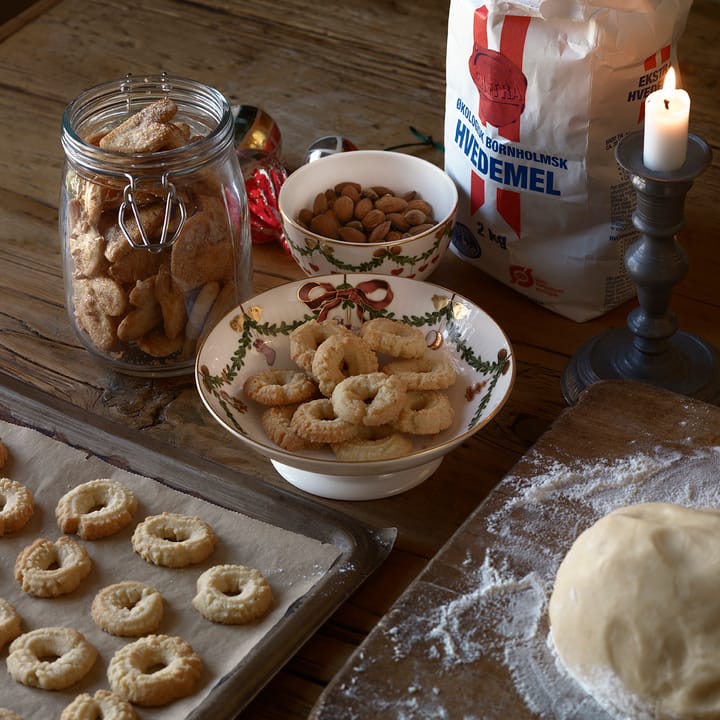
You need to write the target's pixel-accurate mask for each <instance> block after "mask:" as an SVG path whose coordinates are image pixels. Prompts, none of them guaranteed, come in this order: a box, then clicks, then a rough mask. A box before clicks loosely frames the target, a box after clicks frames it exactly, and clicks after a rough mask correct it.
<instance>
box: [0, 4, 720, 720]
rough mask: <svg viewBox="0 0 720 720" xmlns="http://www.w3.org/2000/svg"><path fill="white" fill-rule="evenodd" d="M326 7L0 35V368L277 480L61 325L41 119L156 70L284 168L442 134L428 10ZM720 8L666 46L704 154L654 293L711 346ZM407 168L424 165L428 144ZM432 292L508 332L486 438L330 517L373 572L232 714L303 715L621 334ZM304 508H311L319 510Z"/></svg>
mask: <svg viewBox="0 0 720 720" xmlns="http://www.w3.org/2000/svg"><path fill="white" fill-rule="evenodd" d="M341 5H342V6H344V7H342V6H340V5H337V4H336V5H334V6H332V9H328V6H327V5H326V4H322V3H318V4H307V3H301V2H299V1H296V0H288V2H284V3H282V8H280V7H279V5H278V3H276V2H270V0H258V1H257V2H254V3H252V4H249V3H247V4H246V3H234V2H230V1H229V0H202V1H201V2H193V3H185V2H172V1H171V0H157V2H152V3H150V2H147V3H133V4H131V5H128V4H126V3H114V2H110V3H108V2H104V1H103V2H100V1H99V0H87V1H85V0H83V1H82V2H81V1H80V0H62V1H60V2H53V1H49V0H41V1H40V2H37V3H35V5H34V6H33V8H31V10H29V11H27V12H26V13H25V14H24V15H21V16H20V17H18V18H16V19H14V20H12V21H10V22H9V23H7V24H6V25H4V26H2V27H0V38H2V45H0V68H1V69H2V77H3V82H2V87H0V117H1V118H2V119H1V120H0V123H1V132H0V138H1V139H0V147H1V148H2V153H0V170H1V172H0V178H1V179H0V217H1V218H2V221H1V224H0V239H1V242H0V258H1V259H2V262H1V263H0V299H1V300H2V319H1V320H0V371H3V372H6V373H8V374H10V375H12V376H13V377H15V378H17V379H19V380H20V381H22V382H25V383H27V384H29V385H31V386H33V387H35V388H38V389H40V390H43V391H45V392H47V393H50V394H51V395H52V396H55V397H57V398H60V399H64V400H66V401H68V402H70V403H72V404H73V405H76V406H79V407H82V408H84V409H88V410H91V411H92V412H94V413H97V414H98V415H100V416H103V417H104V418H106V419H109V420H111V421H114V422H117V423H120V424H122V425H124V426H127V427H130V428H134V429H137V430H138V431H139V432H140V433H142V434H143V435H144V436H146V437H149V438H153V439H155V440H157V442H158V443H159V444H160V446H162V444H166V445H167V447H168V448H171V447H173V446H184V447H185V448H189V449H191V450H192V451H193V452H197V454H198V455H203V456H206V457H209V458H210V459H212V460H216V461H218V462H220V463H223V464H225V465H227V466H229V467H235V468H238V469H242V470H244V471H247V472H251V473H252V474H254V475H256V476H258V477H261V478H263V479H265V480H266V481H267V482H269V483H273V484H277V485H285V483H284V482H283V481H282V480H281V479H280V478H279V476H278V475H277V474H276V473H275V471H274V470H273V468H272V466H271V465H270V464H269V463H268V462H267V461H265V460H264V459H262V458H260V457H257V456H255V455H250V454H240V453H238V450H237V445H236V444H235V442H234V441H233V439H232V438H231V437H230V436H229V435H228V434H227V433H226V432H225V431H223V430H221V429H220V428H218V427H217V426H216V425H215V424H214V423H213V422H212V421H211V419H210V417H209V416H208V414H207V413H206V412H205V411H204V409H203V408H202V406H201V403H200V401H199V399H198V397H197V394H196V392H195V388H194V385H193V382H192V379H191V378H190V377H183V378H175V379H162V380H146V379H138V378H131V377H125V376H120V375H117V374H114V373H113V372H111V371H109V370H108V369H107V368H106V367H104V366H103V365H101V364H98V363H96V362H95V361H94V360H93V359H92V358H91V357H90V356H89V355H88V353H87V351H86V350H84V349H83V348H82V347H81V346H80V344H79V342H78V341H77V340H76V338H75V336H74V335H73V332H72V330H71V327H70V325H69V322H68V319H67V316H66V310H65V303H64V291H63V282H62V266H61V252H60V242H59V239H58V233H57V200H58V192H59V182H60V172H61V166H62V162H63V156H62V150H61V148H60V144H59V130H60V117H61V114H62V111H63V109H64V107H65V105H66V104H67V102H68V101H69V100H71V99H72V98H73V97H75V96H76V95H77V94H78V93H79V92H80V91H81V90H83V89H84V88H86V87H88V86H91V85H94V84H96V83H98V82H101V81H104V80H108V79H113V78H117V77H121V76H122V75H123V74H125V73H127V72H132V73H140V74H143V73H147V72H157V71H160V70H167V71H169V72H172V73H175V74H180V75H186V76H189V77H194V78H196V79H199V80H202V81H204V82H206V83H208V84H210V85H213V86H215V87H217V88H218V89H220V90H222V91H223V92H224V93H225V94H226V96H227V97H228V98H229V99H230V101H231V103H245V104H250V105H257V106H261V107H263V108H265V109H266V110H267V111H268V112H269V113H270V114H271V115H272V116H273V117H274V118H275V119H276V121H277V122H278V124H279V125H280V128H281V130H282V133H283V141H284V144H283V147H284V151H283V156H284V160H285V162H286V164H287V165H288V167H290V168H294V167H296V166H297V165H298V164H300V163H301V162H302V158H303V155H304V152H305V149H306V147H307V146H308V145H309V144H310V143H311V142H312V141H313V140H315V139H316V138H318V137H320V136H322V135H325V134H330V133H333V134H334V133H341V134H343V135H345V136H347V137H349V138H350V139H352V140H353V141H354V142H355V143H356V144H357V145H358V146H359V147H387V146H390V145H397V144H400V143H405V142H412V140H413V139H414V137H413V136H412V134H411V133H410V131H409V126H411V125H412V126H414V127H416V128H417V129H418V130H419V131H420V132H422V133H424V134H427V135H432V136H433V137H434V138H436V139H441V138H442V134H443V130H442V128H443V108H444V88H445V77H444V56H445V39H446V24H447V2H445V3H437V2H432V1H430V0H427V1H426V2H424V3H414V2H409V1H406V0H402V1H401V2H397V3H391V4H387V3H384V2H376V1H374V0H373V1H371V2H367V3H353V4H350V3H343V4H341ZM719 35H720V5H718V4H717V3H716V2H714V1H713V0H696V2H695V5H694V7H693V9H692V12H691V15H690V19H689V23H688V28H687V31H686V34H685V36H684V38H683V40H682V42H681V45H680V61H681V69H682V71H683V79H684V85H685V87H686V88H687V89H688V91H689V92H690V95H691V97H692V100H693V110H692V116H691V129H692V130H693V131H694V132H696V133H697V134H699V135H701V136H702V137H704V138H705V139H706V140H707V141H708V142H709V143H710V145H711V146H713V147H714V149H715V160H714V163H713V165H712V167H711V168H710V169H709V170H708V171H707V172H706V173H705V174H704V175H703V176H701V178H699V179H698V181H697V182H696V184H695V185H694V187H693V188H692V190H691V192H690V194H689V196H688V199H687V204H686V219H687V227H686V229H684V230H683V231H682V234H681V241H682V244H683V246H684V247H685V248H686V249H687V251H688V254H689V257H690V271H689V273H688V275H687V277H686V278H685V280H683V281H682V282H681V283H680V284H679V286H678V287H677V288H676V290H675V292H674V295H673V308H674V310H675V311H676V312H677V314H678V315H679V318H680V323H681V326H682V328H683V329H684V330H687V331H689V332H692V333H695V334H698V335H700V336H702V337H703V338H705V339H707V340H708V341H710V342H711V343H713V344H714V345H715V346H720V324H719V323H718V322H717V319H718V311H719V308H718V305H719V304H720V293H719V292H718V289H717V278H718V272H719V270H720V250H718V248H717V245H716V244H715V242H714V239H715V235H716V234H717V227H718V224H719V223H720V209H718V208H719V205H718V197H720V150H719V147H720V130H719V129H718V124H717V117H718V115H719V114H720V113H719V111H720V102H719V101H718V84H717V83H718V77H720V55H719V54H718V53H717V49H716V45H715V43H716V41H717V37H718V36H719ZM418 154H422V156H424V157H426V158H427V159H429V160H431V161H433V162H436V163H438V164H442V156H441V154H440V153H439V152H438V151H436V150H426V149H423V150H421V151H419V153H418ZM254 267H255V284H256V289H257V290H263V289H266V288H269V287H272V286H275V285H278V284H280V283H283V282H286V281H288V280H290V279H295V278H298V277H300V271H299V269H298V268H297V267H296V266H295V265H294V264H293V263H292V261H291V260H290V259H289V258H288V257H287V256H286V255H285V254H284V252H283V251H282V249H281V248H280V247H279V246H276V245H273V246H263V247H257V248H256V249H255V253H254ZM432 280H433V281H434V282H437V283H438V284H442V285H446V286H451V287H452V288H453V289H455V290H457V291H459V292H461V293H463V294H465V295H466V296H468V297H469V298H471V299H473V300H475V301H476V302H478V303H479V304H480V305H481V306H482V307H483V308H484V309H485V310H486V311H487V312H489V313H490V315H492V316H493V317H494V318H495V319H496V321H497V322H498V323H499V324H500V326H501V327H502V328H503V329H504V330H505V331H506V333H507V334H508V335H509V337H510V340H511V342H512V344H513V346H514V350H515V357H516V360H517V367H518V373H517V380H516V384H515V388H514V391H513V393H512V396H511V398H510V400H509V402H508V403H507V405H506V406H505V408H504V409H503V410H502V412H501V413H499V415H498V416H497V417H496V418H495V420H494V421H493V422H492V424H491V425H489V426H488V427H487V428H485V429H483V431H482V432H480V433H478V434H477V435H476V436H474V437H473V438H472V439H471V440H470V441H468V442H467V443H466V444H464V445H463V446H462V447H460V448H459V449H458V450H456V451H455V452H453V453H452V454H451V455H450V456H448V457H447V458H446V460H445V461H444V462H443V464H442V465H441V467H440V469H439V470H438V472H437V473H436V474H435V475H434V476H433V477H432V478H431V479H430V480H428V481H427V482H425V483H424V484H422V485H421V486H419V487H418V488H416V489H414V490H412V491H410V492H408V493H405V494H403V495H401V496H398V497H394V498H390V499H387V500H382V501H372V502H365V503H356V504H353V503H342V502H331V501H328V502H329V503H330V504H332V505H333V506H336V507H339V508H341V509H342V510H343V511H345V512H347V513H349V514H351V515H353V516H355V517H357V518H359V519H361V520H363V521H366V522H368V523H371V524H373V525H377V526H395V527H397V528H398V539H397V543H396V546H395V549H394V551H393V552H392V554H391V555H390V557H389V559H388V560H387V562H386V563H385V564H384V566H383V567H382V568H381V569H380V570H379V571H378V572H377V573H376V574H375V575H374V576H373V577H372V578H371V579H370V580H369V581H368V582H367V583H366V584H365V585H364V586H363V587H362V588H361V589H360V590H359V591H358V592H357V593H356V594H355V595H354V596H353V597H352V598H351V599H350V601H348V602H347V603H346V604H345V605H344V606H343V607H342V608H340V609H339V610H338V611H337V612H336V613H335V614H334V615H333V616H332V617H331V618H330V619H329V620H328V621H327V623H326V624H325V625H324V626H323V627H322V628H321V630H320V631H319V632H318V633H317V634H316V635H315V636H313V638H312V639H311V640H310V641H309V642H308V643H307V644H306V645H305V646H304V647H303V648H302V650H301V651H300V652H299V653H298V654H297V655H296V656H295V657H294V658H293V659H292V660H291V661H290V662H289V663H288V664H287V666H286V667H285V668H284V669H283V670H282V671H281V672H280V673H279V674H278V676H276V677H275V678H274V679H273V680H272V681H271V682H270V684H269V686H268V687H267V689H266V690H265V691H263V692H262V693H261V694H260V695H259V696H258V697H257V698H256V700H254V701H253V703H252V704H251V705H250V706H249V707H248V708H247V709H246V710H245V712H244V713H243V714H242V717H243V718H285V719H288V718H305V717H307V715H308V713H309V712H310V710H311V708H312V706H313V705H314V703H315V701H316V700H317V698H318V696H319V694H320V692H321V691H322V689H323V687H324V686H325V685H327V683H328V682H329V681H330V680H331V679H332V677H333V676H334V675H335V674H336V673H337V672H338V671H339V670H340V668H341V667H342V666H343V664H344V662H345V661H346V659H347V658H348V657H349V655H350V654H351V652H352V651H353V649H354V648H355V647H356V646H357V645H358V643H359V642H361V641H362V639H363V638H364V637H365V636H366V635H367V634H368V633H369V631H370V630H371V629H372V628H373V627H374V626H375V625H376V623H377V622H378V620H379V619H380V618H381V617H382V616H383V615H384V614H385V613H386V612H387V611H388V609H389V608H390V607H391V605H392V603H393V602H394V601H395V600H396V599H397V598H398V597H399V595H400V594H401V593H402V591H403V590H404V589H405V588H406V587H407V585H408V584H409V583H410V581H411V580H412V579H413V578H414V577H415V576H416V575H417V574H418V573H419V572H420V571H421V570H422V569H423V568H424V567H425V565H426V564H427V562H428V561H429V560H430V559H431V558H432V557H433V556H434V555H435V554H436V553H437V551H438V550H439V549H440V548H441V547H442V546H443V544H444V543H445V542H446V541H447V540H448V538H449V537H450V536H451V535H452V534H453V532H454V531H455V530H456V529H457V528H458V527H459V526H460V525H461V523H462V522H463V521H464V520H465V519H466V518H467V517H468V516H469V515H470V513H471V512H472V511H473V510H474V509H475V508H476V507H477V506H478V504H479V503H480V502H481V501H482V500H483V499H484V498H485V497H486V496H487V495H488V494H489V493H490V492H491V491H492V489H493V488H494V486H495V485H496V484H497V483H498V482H499V481H500V480H501V479H502V477H503V476H504V475H505V474H506V473H507V472H508V471H509V470H510V468H512V467H513V465H514V464H515V463H516V462H517V461H518V460H519V458H521V456H522V455H523V454H524V452H525V451H526V450H527V449H528V448H529V447H530V446H531V445H532V444H533V443H534V442H535V441H536V440H537V439H538V438H539V437H540V435H541V434H542V433H543V432H544V431H546V430H547V429H548V428H549V427H550V425H551V424H552V423H553V421H554V420H555V419H556V418H557V417H558V415H559V413H560V412H561V411H562V410H563V408H564V407H565V403H564V401H563V398H562V395H561V392H560V376H561V373H562V371H563V369H564V367H565V366H566V364H567V362H568V359H569V358H570V357H571V356H572V354H573V353H574V352H575V351H576V350H577V348H579V347H580V345H581V344H582V343H583V342H585V341H586V340H588V339H590V338H591V337H593V336H594V335H596V334H597V333H598V332H600V331H602V330H604V329H606V328H609V327H618V326H622V325H623V324H624V322H625V317H626V315H627V313H628V311H629V309H631V308H632V307H633V306H634V304H635V303H634V302H630V303H627V304H625V305H624V306H623V307H620V308H618V309H617V310H615V311H613V312H611V313H609V314H607V315H606V316H604V317H602V318H599V319H597V320H593V321H590V322H587V323H584V324H577V323H574V322H572V321H570V320H567V319H564V318H562V317H560V316H557V315H555V314H553V313H551V312H549V311H547V310H544V309H542V308H540V307H538V306H535V305H533V304H532V303H530V302H529V301H527V300H526V299H524V298H523V297H521V296H520V295H518V294H516V293H515V292H513V291H512V290H510V289H508V288H506V287H504V286H502V285H501V284H500V283H498V282H496V281H494V280H492V279H491V278H489V277H486V276H485V275H483V274H481V273H480V272H479V271H477V270H473V269H470V268H469V267H468V266H466V265H465V264H464V263H462V262H461V261H460V260H458V259H457V258H456V257H454V256H453V255H450V254H448V256H447V257H446V259H445V260H444V261H443V263H442V265H441V267H439V269H438V270H437V271H436V272H435V273H434V275H433V277H432ZM318 502H321V501H318Z"/></svg>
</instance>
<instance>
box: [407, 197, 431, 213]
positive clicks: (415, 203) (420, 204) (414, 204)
mask: <svg viewBox="0 0 720 720" xmlns="http://www.w3.org/2000/svg"><path fill="white" fill-rule="evenodd" d="M407 209H408V210H422V212H424V213H425V215H427V216H428V217H431V216H432V207H430V203H429V202H425V200H421V199H420V198H414V199H413V200H410V201H409V202H408V204H407Z"/></svg>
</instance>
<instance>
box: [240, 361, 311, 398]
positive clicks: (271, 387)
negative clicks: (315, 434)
mask: <svg viewBox="0 0 720 720" xmlns="http://www.w3.org/2000/svg"><path fill="white" fill-rule="evenodd" d="M243 392H244V393H245V395H247V396H248V397H249V398H250V399H251V400H254V401H255V402H258V403H260V404H261V405H294V404H296V403H301V402H305V400H310V398H312V397H313V396H314V395H317V385H316V384H315V383H314V382H313V380H312V379H311V378H309V377H308V376H307V375H306V374H305V373H304V372H302V371H300V370H287V369H282V368H277V369H274V368H269V369H267V370H263V371H262V372H259V373H256V374H255V375H251V376H250V377H249V378H248V379H247V380H246V381H245V382H244V383H243Z"/></svg>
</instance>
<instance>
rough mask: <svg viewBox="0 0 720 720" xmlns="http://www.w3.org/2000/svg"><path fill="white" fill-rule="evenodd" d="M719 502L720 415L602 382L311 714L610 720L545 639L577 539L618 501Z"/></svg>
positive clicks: (518, 469) (320, 718) (322, 717)
mask: <svg viewBox="0 0 720 720" xmlns="http://www.w3.org/2000/svg"><path fill="white" fill-rule="evenodd" d="M647 501H664V502H674V503H679V504H683V505H689V506H694V507H708V506H711V507H720V409H718V408H716V407H714V406H710V405H706V404H704V403H700V402H697V401H692V400H689V399H687V398H685V397H681V396H678V395H675V394H672V393H668V392H666V391H663V390H657V389H655V388H651V387H649V386H645V385H640V384H636V383H627V382H622V381H617V382H615V381H613V382H606V383H598V384H597V385H594V386H592V387H591V388H590V389H589V390H588V391H587V392H586V394H585V395H584V396H583V397H582V398H581V400H580V402H579V403H578V404H577V405H576V406H575V407H573V408H570V409H568V410H566V411H565V412H564V413H563V414H562V415H561V416H560V417H559V418H558V420H557V421H556V423H555V424H554V425H553V427H552V428H551V429H550V430H549V431H548V432H547V433H546V434H545V435H543V437H542V438H541V439H540V440H539V441H538V442H537V443H536V444H535V446H534V447H533V448H532V449H531V450H530V451H529V452H528V453H527V454H526V455H525V456H524V457H523V458H522V460H521V461H520V462H519V463H518V464H517V465H516V466H515V467H514V468H513V471H512V472H511V474H510V475H509V476H507V477H506V478H505V479H504V480H503V481H502V483H500V485H498V487H497V488H496V489H495V491H493V493H492V494H491V495H490V496H489V497H488V499H487V500H486V501H485V502H484V503H483V504H482V505H481V506H480V507H479V508H478V509H477V510H476V511H475V512H474V513H473V515H472V516H471V517H470V518H469V519H468V520H467V521H466V522H465V523H464V524H463V526H462V527H461V528H460V529H459V530H458V532H457V533H456V534H455V535H454V536H453V537H452V538H451V540H450V541H449V542H448V544H447V545H446V546H445V547H444V548H443V550H442V551H441V552H440V553H439V554H438V555H437V556H436V557H435V559H434V560H433V561H432V562H431V563H430V564H429V566H428V567H427V569H426V570H425V571H424V572H423V574H422V575H421V576H420V577H419V578H418V579H417V580H416V581H415V582H414V583H413V584H412V585H411V586H410V587H409V588H408V590H407V591H406V592H405V593H404V594H403V595H402V596H401V598H400V599H399V600H398V601H397V603H396V604H395V605H394V606H393V608H392V609H391V611H390V612H389V613H388V614H387V615H386V616H385V617H384V618H383V619H382V621H381V622H380V623H379V624H378V626H377V627H376V628H375V629H374V630H373V632H372V633H371V634H370V635H369V636H368V637H367V639H366V640H365V642H363V643H362V645H361V646H360V647H359V648H358V650H357V651H356V652H355V654H354V655H353V656H352V657H351V658H350V660H349V661H348V663H347V664H346V666H345V667H344V668H343V669H342V670H341V672H340V673H339V674H338V675H337V676H336V678H335V679H334V680H333V682H332V683H331V684H330V685H329V686H328V687H327V688H326V690H325V692H324V693H323V695H322V696H321V698H320V699H319V701H318V703H317V704H316V707H315V708H314V710H313V713H312V715H311V717H312V718H313V720H334V719H335V718H338V717H342V718H344V719H345V720H352V719H353V718H365V717H373V716H377V717H382V718H384V719H386V720H392V719H393V718H397V720H400V719H401V718H402V719H403V720H408V719H409V718H412V719H413V720H420V719H423V720H424V719H425V718H427V719H428V720H429V719H430V718H433V719H435V718H463V719H464V720H474V719H477V720H480V719H481V718H482V719H483V720H506V719H507V718H513V720H524V719H530V718H553V719H554V720H571V719H572V718H579V717H581V718H583V720H609V719H610V718H614V717H615V716H614V715H613V714H612V712H611V711H608V710H606V709H604V708H602V707H601V706H600V705H599V704H598V703H597V702H596V701H595V700H594V699H593V698H592V697H590V696H589V695H587V694H586V693H585V692H584V691H583V690H582V689H580V687H579V686H578V685H577V684H576V683H575V682H574V681H573V680H571V679H570V678H569V677H568V676H567V675H566V674H565V672H564V671H563V669H562V667H561V666H560V665H559V664H558V663H557V660H556V655H555V653H554V651H553V649H552V646H551V645H549V644H548V631H549V627H548V621H547V604H548V601H549V596H550V593H551V591H552V586H553V581H554V577H555V573H556V571H557V568H558V565H559V564H560V562H561V560H562V558H563V557H564V555H565V553H566V552H567V550H568V549H569V548H570V545H571V544H572V542H573V541H574V539H575V537H576V536H577V535H578V534H579V533H580V532H581V531H582V530H584V529H585V528H587V527H588V526H590V525H591V524H592V523H594V522H595V521H596V520H598V519H599V518H600V517H602V516H604V515H605V514H607V513H608V512H610V511H611V510H613V509H615V508H616V507H620V506H623V505H631V504H634V503H639V502H647Z"/></svg>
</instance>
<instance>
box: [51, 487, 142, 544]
mask: <svg viewBox="0 0 720 720" xmlns="http://www.w3.org/2000/svg"><path fill="white" fill-rule="evenodd" d="M136 510H137V500H136V499H135V495H134V494H133V493H132V491H131V490H130V489H129V488H127V487H125V485H123V484H122V483H121V482H119V481H118V480H111V479H109V478H99V479H97V480H90V481H89V482H86V483H83V484H82V485H78V486H77V487H74V488H73V489H72V490H70V491H69V492H66V493H65V494H64V495H63V496H62V497H61V498H60V500H59V502H58V504H57V506H56V507H55V517H56V518H57V523H58V527H59V528H60V530H62V532H64V533H76V534H77V535H79V536H80V537H81V538H83V540H97V539H98V538H101V537H106V536H107V535H112V534H114V533H116V532H119V531H120V530H122V529H123V528H124V527H125V526H126V525H127V524H128V523H129V522H130V520H131V519H132V516H133V513H134V512H135V511H136Z"/></svg>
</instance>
